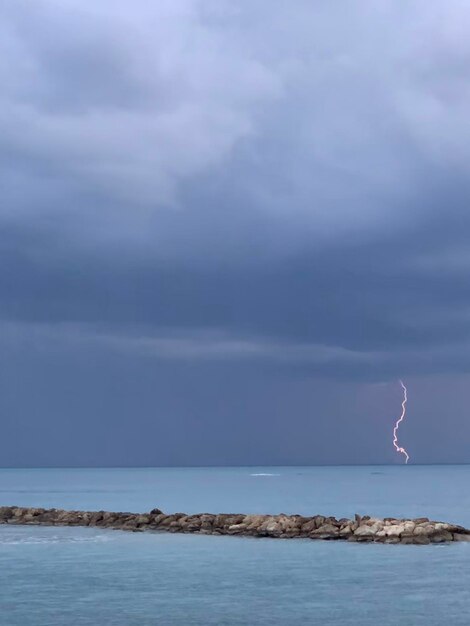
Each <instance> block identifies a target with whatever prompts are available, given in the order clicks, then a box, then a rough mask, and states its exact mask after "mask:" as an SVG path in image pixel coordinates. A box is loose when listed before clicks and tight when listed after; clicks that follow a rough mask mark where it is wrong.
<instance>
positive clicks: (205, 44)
mask: <svg viewBox="0 0 470 626" xmlns="http://www.w3.org/2000/svg"><path fill="white" fill-rule="evenodd" d="M469 28H470V9H469V8H468V6H467V5H466V3H465V2H463V1H461V0H449V1H448V2H446V3H442V2H440V1H438V0H431V1H429V0H428V1H426V2H424V0H413V1H412V2H407V3H404V2H396V1H392V0H380V1H377V0H364V1H363V2H361V3H360V4H358V3H357V2H354V1H352V0H344V1H343V2H340V3H336V4H332V3H331V2H326V1H319V2H315V3H313V4H312V3H311V2H309V1H307V0H305V1H304V0H300V1H299V2H297V3H296V10H295V11H293V10H292V8H291V7H288V6H287V4H286V3H283V2H281V1H280V0H274V1H272V2H269V3H268V2H266V1H265V0H253V1H252V2H250V3H246V2H241V1H240V2H233V1H232V2H226V1H225V0H218V1H217V2H215V1H213V0H172V1H171V2H169V1H168V2H167V1H166V0H165V1H159V2H158V3H153V4H151V3H148V2H144V1H143V0H136V1H135V2H133V3H129V2H121V1H120V0H119V1H116V0H113V1H111V0H103V1H101V2H99V3H96V2H94V3H93V2H91V1H90V0H80V2H79V1H78V0H65V1H64V0H62V1H60V2H59V1H57V0H37V1H35V2H32V1H28V0H17V1H15V2H10V3H8V2H7V3H4V4H3V5H2V7H1V8H0V81H1V85H2V88H1V90H0V136H1V137H2V141H1V144H0V186H1V189H2V202H1V204H0V225H1V231H0V251H1V261H2V262H1V264H0V297H1V319H2V322H3V323H2V329H1V332H0V345H1V346H3V354H4V355H9V356H8V358H10V359H14V358H15V357H14V355H15V354H16V351H18V352H19V353H21V352H22V350H24V349H25V346H29V347H30V348H32V347H34V349H35V350H38V351H39V353H40V354H41V355H42V357H41V359H43V360H45V362H47V361H48V358H51V359H53V358H56V357H57V355H58V354H59V353H60V354H61V355H62V356H61V357H60V358H64V363H65V362H67V363H69V364H70V363H71V362H73V361H74V359H75V358H79V357H78V356H77V357H75V356H74V355H78V354H79V353H80V350H81V347H83V346H84V345H86V346H88V349H89V351H90V354H95V355H96V358H97V359H100V358H103V359H105V361H106V359H108V360H109V359H111V360H112V359H113V358H122V356H123V355H126V358H128V359H129V362H132V363H134V365H133V366H132V367H133V368H134V370H133V371H135V372H136V373H140V374H137V375H143V374H142V372H143V371H144V370H145V369H146V368H147V367H149V363H150V362H153V363H154V364H155V367H158V368H163V369H162V370H161V371H163V370H164V369H165V368H169V369H168V371H173V370H172V368H176V369H178V368H181V367H183V368H184V367H185V364H187V363H192V364H194V365H196V364H199V365H200V366H201V367H202V368H203V369H204V368H207V371H209V370H210V371H211V374H210V376H209V374H208V376H209V378H207V380H205V382H203V381H202V379H201V380H200V384H201V386H202V387H204V385H210V384H211V381H210V377H211V376H213V370H212V369H211V368H212V367H218V366H220V367H227V368H228V370H227V371H229V369H230V367H232V368H234V369H233V372H234V374H233V375H234V377H241V378H243V376H245V375H244V374H241V373H240V372H241V371H242V370H243V368H248V369H249V371H250V372H251V371H252V369H251V368H255V370H256V369H257V368H258V369H259V370H260V371H261V370H262V371H263V372H266V371H270V372H271V374H270V375H275V376H281V378H282V377H286V379H288V380H293V379H296V377H300V378H301V379H302V380H305V378H304V377H307V378H308V379H309V380H310V379H316V378H328V379H330V380H331V381H337V384H338V385H345V384H346V385H347V384H349V383H350V382H351V381H352V382H354V383H355V384H357V382H358V381H361V382H363V383H375V382H380V381H391V380H393V379H395V378H397V377H399V376H412V377H413V376H416V377H419V376H429V375H436V376H447V375H465V374H466V373H467V372H468V371H469V370H470V349H469V348H470V345H469V342H470V335H469V328H470V326H469V315H470V293H469V291H468V287H467V284H468V273H469V270H470V252H469V249H468V241H469V238H470V217H469V212H468V201H469V198H470V193H469V191H470V189H469V183H468V179H469V168H470V158H469V157H470V155H469V146H470V126H469V124H468V121H467V118H468V110H469V108H470V89H469V87H468V85H469V84H470V82H469V78H470V76H469V74H470V69H469V68H470V64H469V59H470V42H469V39H468V36H467V34H468V30H469ZM117 354H119V355H121V357H116V355H117ZM47 355H49V356H47ZM53 355H55V357H54V356H53ZM99 355H101V356H99ZM103 355H107V356H106V358H105V356H103ZM4 358H7V357H6V356H4ZM57 358H58V357H57ZM80 358H81V357H80ZM38 362H39V361H38ZM106 362H107V363H108V361H106ZM23 367H24V364H23V365H22V366H21V367H20V366H19V365H18V369H17V370H15V371H17V372H18V375H19V376H21V374H19V372H21V371H22V368H23ZM152 367H153V366H152ZM240 368H241V369H240ZM46 369H47V368H46ZM65 369H67V368H65ZM159 371H160V370H159ZM165 371H166V370H165ZM175 371H176V370H175ZM273 372H275V374H274V373H273ZM51 375H52V374H51ZM165 375H166V374H165ZM258 375H259V376H261V373H259V374H258ZM175 376H176V374H175ZM309 377H310V378H309ZM292 393H294V392H292ZM202 404H203V403H202ZM42 410H43V409H42Z"/></svg>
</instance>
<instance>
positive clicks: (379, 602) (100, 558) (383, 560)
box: [0, 466, 470, 626]
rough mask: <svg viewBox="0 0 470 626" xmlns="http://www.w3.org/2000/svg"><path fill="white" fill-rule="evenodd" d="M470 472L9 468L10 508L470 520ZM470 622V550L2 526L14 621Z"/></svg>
mask: <svg viewBox="0 0 470 626" xmlns="http://www.w3.org/2000/svg"><path fill="white" fill-rule="evenodd" d="M469 485H470V466H407V467H404V466H398V467H376V466H374V467H317V468H310V467H308V468H307V467H296V468H259V467H258V468H210V469H209V468H207V469H206V468H202V469H160V468H157V469H66V470H65V469H64V470H61V469H54V470H0V504H18V505H23V506H47V507H52V506H54V507H62V508H76V509H110V510H125V511H148V510H149V509H151V508H153V507H155V506H158V507H159V508H162V509H163V510H165V511H167V512H171V511H185V512H204V511H207V512H253V513H254V512H259V513H280V512H284V513H301V514H306V515H309V514H316V513H323V514H326V515H336V516H351V515H353V514H354V513H355V512H359V513H363V514H365V513H367V514H371V515H378V516H387V515H395V516H418V515H419V516H421V515H427V516H429V517H431V518H435V519H444V520H448V521H454V522H457V523H461V524H465V525H467V526H470V486H469ZM444 623H445V624H446V625H448V626H453V625H455V626H460V625H461V626H469V624H470V544H456V545H447V546H382V545H354V544H347V543H335V542H312V541H308V540H293V541H280V540H269V539H265V540H256V539H243V538H235V537H206V536H197V535H195V536H191V535H165V534H134V533H122V532H117V531H105V530H103V531H100V530H97V529H87V528H32V527H10V526H0V625H1V626H72V625H73V626H75V625H77V626H80V625H83V626H91V625H93V626H95V625H105V626H108V625H109V626H111V625H116V626H131V625H132V626H133V625H136V626H137V625H139V626H150V625H154V624H155V625H167V624H168V625H174V626H180V625H183V624H185V625H187V624H194V625H198V626H199V625H201V626H203V625H206V624H214V625H218V624H221V625H223V624H226V625H230V626H231V625H242V624H243V625H245V624H246V625H258V624H259V625H265V624H266V625H271V624H283V625H284V624H285V625H286V626H288V625H291V624H292V625H296V624H299V625H300V624H302V625H305V624H322V625H326V626H329V625H338V626H339V625H341V626H353V625H354V626H356V625H361V626H363V625H364V626H368V625H371V626H372V625H374V626H377V625H378V624H380V625H381V626H397V625H400V626H441V625H442V624H444Z"/></svg>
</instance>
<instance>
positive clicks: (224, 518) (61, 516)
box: [0, 506, 470, 544]
mask: <svg viewBox="0 0 470 626" xmlns="http://www.w3.org/2000/svg"><path fill="white" fill-rule="evenodd" d="M0 524H17V525H34V526H90V527H98V528H110V529H116V530H128V531H133V532H143V531H154V532H157V531H165V532H170V533H199V534H204V535H238V536H242V537H272V538H281V539H294V538H304V539H326V540H343V541H354V542H361V543H371V542H374V543H401V544H430V543H445V542H450V541H470V529H466V528H463V527H462V526H457V525H456V524H447V523H444V522H435V521H431V520H429V519H428V518H426V517H422V518H419V519H395V518H391V517H389V518H385V519H378V518H374V517H369V516H367V515H364V516H361V515H356V516H355V518H354V519H346V518H342V519H336V518H335V517H324V516H323V515H315V516H313V517H305V516H302V515H283V514H281V515H244V514H228V513H223V514H219V515H214V514H210V513H203V514H198V515H186V514H184V513H174V514H171V515H165V514H164V513H162V511H160V510H159V509H153V510H152V511H150V513H113V512H110V511H63V510H60V509H42V508H24V507H15V506H9V507H0ZM0 532H1V531H0Z"/></svg>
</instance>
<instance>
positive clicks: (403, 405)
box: [393, 380, 410, 464]
mask: <svg viewBox="0 0 470 626" xmlns="http://www.w3.org/2000/svg"><path fill="white" fill-rule="evenodd" d="M400 385H401V388H402V389H403V402H402V403H401V415H400V417H399V418H398V419H397V421H396V423H395V428H394V429H393V445H394V446H395V450H396V451H397V452H398V453H399V454H403V455H404V456H405V464H406V463H408V461H409V459H410V456H409V454H408V452H407V451H406V450H405V448H403V447H401V446H399V445H398V436H397V433H398V427H399V426H400V423H401V422H402V421H403V420H404V418H405V414H406V403H407V400H408V396H407V395H406V387H405V385H404V384H403V381H402V380H400Z"/></svg>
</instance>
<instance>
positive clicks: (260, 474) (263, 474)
mask: <svg viewBox="0 0 470 626" xmlns="http://www.w3.org/2000/svg"><path fill="white" fill-rule="evenodd" d="M250 476H280V474H265V473H264V472H260V473H259V474H250Z"/></svg>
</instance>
